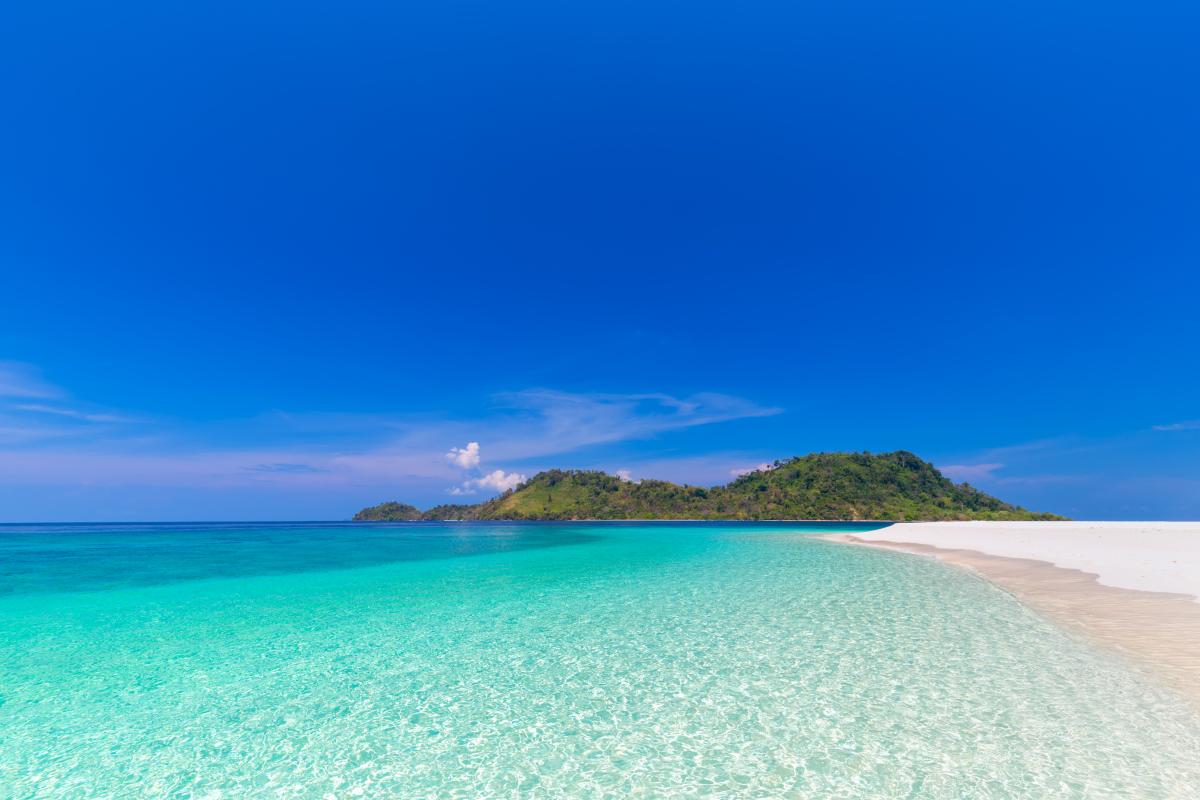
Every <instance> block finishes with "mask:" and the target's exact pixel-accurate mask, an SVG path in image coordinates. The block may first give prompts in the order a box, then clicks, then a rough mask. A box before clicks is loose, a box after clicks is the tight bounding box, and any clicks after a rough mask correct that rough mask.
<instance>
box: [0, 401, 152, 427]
mask: <svg viewBox="0 0 1200 800" xmlns="http://www.w3.org/2000/svg"><path fill="white" fill-rule="evenodd" d="M9 408H10V409H12V410H13V411H24V412H27V413H29V414H45V415H49V416H52V417H66V418H67V419H75V420H80V421H81V422H99V423H106V422H114V423H119V422H137V421H138V418H137V417H133V416H125V415H122V414H113V413H109V412H93V411H81V410H80V409H77V408H68V407H66V406H51V405H45V404H43V403H14V404H13V405H11V406H9Z"/></svg>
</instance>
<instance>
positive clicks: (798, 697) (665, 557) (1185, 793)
mask: <svg viewBox="0 0 1200 800" xmlns="http://www.w3.org/2000/svg"><path fill="white" fill-rule="evenodd" d="M830 527H831V526H823V527H820V526H795V525H777V524H773V525H766V524H746V525H730V524H700V525H694V524H547V523H542V524H483V523H474V524H428V523H416V524H398V525H383V524H380V525H361V524H360V525H350V524H312V523H310V524H295V523H289V524H205V525H199V524H194V525H118V524H114V525H69V526H63V525H40V526H31V525H23V526H15V525H6V526H0V797H2V798H34V797H37V798H43V797H44V798H143V797H146V798H159V797H195V798H255V797H270V798H343V797H368V798H391V797H396V798H454V797H458V798H472V799H473V800H474V799H483V798H501V797H503V798H518V797H519V798H542V797H544V798H573V797H582V798H627V797H646V798H671V797H721V798H743V797H745V798H887V800H901V799H902V798H947V800H950V799H951V798H952V799H953V800H963V798H1021V799H1022V800H1026V799H1028V798H1056V799H1057V798H1132V799H1134V800H1152V799H1153V798H1196V797H1200V719H1198V717H1197V715H1196V714H1194V712H1191V711H1189V710H1187V708H1186V707H1184V706H1183V705H1182V703H1181V701H1180V700H1179V699H1178V698H1177V697H1176V696H1174V695H1172V694H1170V693H1168V692H1167V691H1165V690H1163V689H1161V688H1159V687H1158V686H1156V685H1155V684H1154V683H1152V682H1151V680H1150V679H1148V678H1146V677H1144V676H1142V675H1141V674H1139V673H1138V672H1136V671H1134V670H1133V669H1132V668H1130V667H1127V666H1126V665H1125V664H1123V663H1121V662H1120V661H1119V660H1117V659H1116V658H1115V657H1111V656H1109V655H1107V654H1104V653H1101V652H1098V651H1094V650H1093V649H1092V648H1090V647H1089V646H1087V645H1085V644H1084V643H1082V642H1080V641H1078V640H1076V639H1075V638H1073V637H1072V636H1070V635H1068V634H1066V633H1064V632H1062V631H1060V630H1059V629H1057V628H1055V627H1053V626H1052V625H1050V624H1049V623H1047V622H1045V621H1043V620H1042V619H1041V618H1039V617H1037V616H1036V615H1034V614H1033V613H1031V612H1029V611H1028V610H1026V609H1025V608H1024V607H1023V606H1021V605H1020V604H1019V603H1017V602H1016V601H1015V600H1014V599H1012V598H1011V597H1010V596H1008V595H1007V594H1005V593H1003V592H1001V591H999V590H998V589H995V588H993V587H992V586H990V585H989V584H987V583H984V582H983V581H981V580H979V579H978V578H976V577H974V576H972V575H970V574H968V573H966V572H962V571H958V570H955V569H953V568H951V567H947V566H945V565H942V564H939V563H936V562H933V561H930V560H926V559H922V558H917V557H912V556H908V555H904V554H899V553H891V552H884V551H878V550H871V549H866V548H856V547H847V546H842V545H837V544H833V543H829V542H824V541H820V540H818V539H816V538H815V537H814V536H813V534H814V533H816V532H820V531H823V530H829V529H830Z"/></svg>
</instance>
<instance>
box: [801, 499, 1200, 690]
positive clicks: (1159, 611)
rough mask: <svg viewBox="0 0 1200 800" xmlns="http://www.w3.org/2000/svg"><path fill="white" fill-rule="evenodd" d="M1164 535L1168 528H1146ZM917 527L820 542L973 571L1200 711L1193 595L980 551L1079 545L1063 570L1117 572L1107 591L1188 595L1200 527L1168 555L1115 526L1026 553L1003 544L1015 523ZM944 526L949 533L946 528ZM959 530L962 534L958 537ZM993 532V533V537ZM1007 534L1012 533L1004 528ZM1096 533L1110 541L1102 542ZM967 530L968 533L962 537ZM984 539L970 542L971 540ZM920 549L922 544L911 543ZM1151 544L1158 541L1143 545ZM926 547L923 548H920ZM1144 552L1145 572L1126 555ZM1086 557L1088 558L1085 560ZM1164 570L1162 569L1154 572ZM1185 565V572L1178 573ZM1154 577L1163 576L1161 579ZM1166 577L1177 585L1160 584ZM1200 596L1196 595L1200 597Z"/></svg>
mask: <svg viewBox="0 0 1200 800" xmlns="http://www.w3.org/2000/svg"><path fill="white" fill-rule="evenodd" d="M1148 524H1150V525H1157V526H1161V525H1162V523H1148ZM968 525H969V526H970V527H969V529H967V526H965V525H962V524H959V523H916V524H899V525H894V526H891V527H889V528H884V529H881V530H878V531H872V532H868V533H862V534H832V535H829V536H826V537H824V538H826V539H829V540H832V541H840V542H845V543H850V544H858V545H867V546H871V547H880V548H885V549H889V550H898V551H902V552H906V553H915V554H919V555H924V556H929V557H933V558H937V559H938V560H940V561H944V562H946V563H948V564H953V565H956V566H959V567H963V568H966V569H970V570H972V571H974V572H976V573H978V574H979V575H980V576H982V577H983V578H985V579H987V580H988V581H991V582H992V583H993V584H995V585H996V586H999V587H1000V588H1002V589H1004V590H1005V591H1008V592H1010V593H1011V594H1013V595H1014V596H1015V597H1017V598H1018V599H1019V600H1021V601H1022V602H1023V603H1025V604H1026V605H1028V606H1029V607H1030V608H1032V609H1034V610H1035V611H1037V612H1038V613H1040V614H1042V615H1043V616H1045V617H1047V618H1048V619H1050V620H1051V621H1053V622H1055V623H1058V624H1060V625H1063V626H1064V627H1066V628H1068V629H1070V630H1073V631H1075V632H1077V633H1079V634H1081V635H1083V636H1085V637H1087V638H1088V639H1090V640H1092V641H1093V642H1095V643H1096V644H1098V645H1100V646H1102V647H1105V648H1108V649H1109V650H1111V651H1115V652H1117V653H1119V654H1121V655H1122V656H1124V657H1125V658H1126V659H1128V660H1129V661H1131V662H1133V663H1134V664H1135V665H1138V666H1140V667H1141V668H1143V669H1145V670H1147V671H1149V672H1150V673H1152V674H1153V675H1155V676H1157V677H1158V678H1159V679H1160V680H1162V681H1163V682H1165V683H1167V684H1168V685H1170V686H1172V687H1173V688H1174V689H1176V690H1177V691H1179V692H1180V693H1182V694H1184V695H1185V696H1187V697H1188V698H1189V699H1190V700H1191V701H1192V703H1193V704H1194V705H1195V706H1196V708H1197V709H1198V710H1200V602H1196V600H1195V595H1194V593H1186V594H1185V593H1180V592H1164V591H1147V590H1146V589H1143V588H1126V587H1124V586H1112V585H1106V584H1105V583H1101V582H1100V581H1099V580H1098V579H1097V578H1098V575H1097V574H1096V573H1092V572H1085V571H1083V570H1081V569H1074V568H1071V567H1070V566H1059V565H1056V564H1053V563H1050V562H1049V561H1047V560H1042V559H1040V558H1018V557H1013V556H1012V555H995V554H992V553H989V552H985V551H984V550H983V549H975V548H976V547H981V546H987V545H989V541H988V540H989V539H993V540H994V539H996V537H997V536H999V537H1000V540H999V541H1002V542H1003V543H1004V546H996V545H995V544H994V543H991V547H992V549H1003V550H1005V551H1006V552H1008V553H1011V552H1013V551H1014V550H1015V549H1023V550H1027V551H1030V555H1035V554H1037V555H1044V554H1047V553H1051V552H1055V551H1056V548H1059V549H1061V545H1062V542H1061V541H1057V542H1056V541H1053V539H1055V538H1057V539H1061V538H1062V537H1063V536H1064V535H1066V536H1068V537H1069V539H1070V540H1074V541H1075V542H1076V543H1077V546H1078V548H1080V550H1079V551H1078V552H1075V551H1072V550H1071V549H1062V552H1063V553H1064V554H1065V555H1063V556H1061V558H1063V560H1072V561H1075V562H1077V563H1078V562H1081V561H1088V562H1095V563H1101V564H1104V565H1105V566H1107V565H1109V564H1111V566H1112V567H1113V568H1114V569H1110V570H1108V572H1109V575H1108V576H1107V577H1108V578H1109V580H1110V581H1114V580H1116V581H1120V582H1122V583H1125V584H1127V585H1129V584H1133V585H1137V586H1161V585H1164V584H1165V585H1171V586H1172V587H1182V588H1185V589H1187V588H1190V586H1191V584H1189V583H1188V581H1187V580H1186V579H1183V580H1181V579H1180V574H1179V573H1181V572H1182V573H1183V574H1184V576H1185V577H1186V576H1190V575H1191V574H1192V573H1193V568H1194V566H1195V563H1196V561H1197V559H1195V556H1196V551H1195V549H1194V547H1195V546H1200V525H1197V526H1194V527H1195V529H1196V531H1197V536H1196V538H1195V540H1194V541H1195V543H1196V544H1195V545H1193V544H1192V541H1193V540H1191V537H1190V531H1189V533H1188V534H1184V533H1183V531H1182V530H1179V531H1172V532H1171V533H1172V535H1177V534H1178V535H1186V536H1187V537H1188V538H1187V539H1185V540H1184V544H1185V546H1181V547H1163V546H1162V544H1163V542H1162V541H1153V537H1152V536H1148V535H1147V534H1146V529H1144V528H1138V527H1136V526H1134V525H1130V524H1124V525H1121V527H1120V529H1118V530H1117V531H1116V532H1115V535H1114V529H1113V528H1112V527H1109V524H1106V523H1091V524H1089V525H1091V526H1093V527H1091V528H1090V529H1081V528H1078V527H1076V528H1074V529H1066V528H1060V529H1059V530H1058V531H1054V533H1053V535H1052V536H1050V537H1048V540H1046V541H1039V540H1038V538H1037V537H1036V536H1034V537H1033V538H1032V539H1030V541H1031V542H1032V544H1031V545H1029V546H1026V547H1020V546H1019V545H1018V544H1017V542H1016V538H1012V539H1009V538H1005V532H1006V531H1011V530H1012V525H1013V524H1012V523H969V524H968ZM1043 525H1047V526H1056V525H1057V526H1063V525H1072V523H1055V522H1048V523H1020V529H1019V530H1020V535H1021V536H1028V535H1029V534H1030V533H1033V534H1036V533H1037V532H1038V531H1037V530H1036V529H1031V528H1030V527H1029V526H1043ZM940 526H945V527H940ZM956 526H957V527H956ZM992 526H994V527H992ZM1003 526H1008V527H1007V528H1005V527H1003ZM1097 526H1098V527H1099V529H1100V530H1103V531H1104V533H1105V534H1106V535H1105V536H1100V537H1097V536H1096V535H1095V530H1096V529H1097ZM964 529H966V530H964ZM1051 530H1053V529H1051ZM973 532H974V533H982V534H983V535H982V536H981V535H974V536H973V535H971V533H973ZM908 539H914V540H917V541H908ZM931 539H932V540H935V541H938V542H939V544H941V545H944V544H945V543H946V542H947V540H948V541H949V542H955V543H957V542H961V543H962V545H964V546H963V547H953V546H952V547H946V546H934V545H931V544H928V543H926V541H928V540H931ZM1106 539H1107V540H1108V541H1109V543H1110V545H1111V544H1112V543H1113V542H1116V543H1117V544H1116V546H1110V548H1109V549H1110V550H1111V551H1112V553H1111V556H1112V558H1111V559H1110V560H1109V561H1108V562H1106V561H1105V556H1104V554H1102V553H1099V552H1098V551H1099V550H1103V549H1104V548H1105V547H1106V544H1105V540H1106ZM1147 539H1151V540H1152V541H1150V542H1146V540H1147ZM921 540H926V541H921ZM1131 544H1132V546H1133V547H1135V548H1136V549H1138V550H1145V549H1146V548H1145V547H1139V545H1140V544H1147V545H1148V546H1149V550H1150V554H1149V555H1148V556H1147V555H1146V553H1142V558H1143V559H1144V560H1145V559H1148V561H1147V562H1146V563H1144V564H1139V563H1137V562H1138V558H1136V557H1134V556H1132V555H1131V554H1130V553H1128V552H1124V550H1125V549H1126V548H1128V547H1129V546H1131ZM1089 550H1090V552H1089ZM1159 561H1161V562H1163V563H1162V564H1159V563H1158V562H1159ZM1181 562H1182V569H1176V568H1175V567H1178V566H1179V565H1180V563H1181ZM1156 569H1157V571H1158V572H1159V573H1161V574H1158V575H1157V576H1156V575H1155V573H1156ZM1164 575H1169V576H1172V577H1170V578H1164V577H1163V576H1164ZM1197 588H1198V589H1200V587H1197Z"/></svg>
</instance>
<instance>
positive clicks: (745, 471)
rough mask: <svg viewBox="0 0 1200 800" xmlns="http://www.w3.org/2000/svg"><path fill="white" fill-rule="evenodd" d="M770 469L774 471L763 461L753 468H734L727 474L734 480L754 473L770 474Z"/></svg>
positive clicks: (771, 466) (772, 467)
mask: <svg viewBox="0 0 1200 800" xmlns="http://www.w3.org/2000/svg"><path fill="white" fill-rule="evenodd" d="M772 469H774V466H773V465H771V464H769V463H767V462H766V461H764V462H762V463H761V464H755V465H754V466H753V467H734V468H733V469H731V470H729V474H730V475H732V476H733V477H735V478H740V477H742V476H743V475H749V474H751V473H754V472H770V471H771V470H772Z"/></svg>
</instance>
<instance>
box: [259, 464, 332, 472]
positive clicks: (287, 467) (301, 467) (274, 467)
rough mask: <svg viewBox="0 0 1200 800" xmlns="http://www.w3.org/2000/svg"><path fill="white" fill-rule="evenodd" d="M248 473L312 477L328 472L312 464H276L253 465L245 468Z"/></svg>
mask: <svg viewBox="0 0 1200 800" xmlns="http://www.w3.org/2000/svg"><path fill="white" fill-rule="evenodd" d="M245 469H246V470H248V471H250V472H270V473H276V474H283V475H312V474H315V473H321V472H328V471H329V470H327V469H322V468H321V467H314V466H313V465H312V464H289V463H287V462H282V463H276V464H254V465H253V466H249V467H246V468H245Z"/></svg>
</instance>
